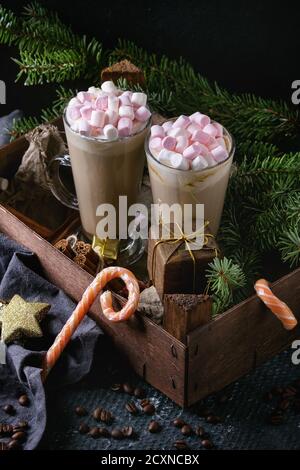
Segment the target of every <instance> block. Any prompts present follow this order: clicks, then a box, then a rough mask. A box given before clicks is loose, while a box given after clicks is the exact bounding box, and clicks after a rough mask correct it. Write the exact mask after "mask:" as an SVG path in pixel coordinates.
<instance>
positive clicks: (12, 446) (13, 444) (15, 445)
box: [7, 440, 22, 450]
mask: <svg viewBox="0 0 300 470" xmlns="http://www.w3.org/2000/svg"><path fill="white" fill-rule="evenodd" d="M21 448H22V446H21V443H20V442H19V441H16V440H11V441H9V443H8V444H7V449H8V450H21Z"/></svg>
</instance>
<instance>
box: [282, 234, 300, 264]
mask: <svg viewBox="0 0 300 470" xmlns="http://www.w3.org/2000/svg"><path fill="white" fill-rule="evenodd" d="M278 247H279V251H280V253H281V257H282V260H283V261H284V262H286V263H288V264H289V266H290V267H291V268H292V267H293V266H297V265H298V264H299V263H300V225H298V226H297V227H294V228H293V229H290V230H288V231H286V233H284V234H283V235H282V236H281V238H280V240H279V243H278Z"/></svg>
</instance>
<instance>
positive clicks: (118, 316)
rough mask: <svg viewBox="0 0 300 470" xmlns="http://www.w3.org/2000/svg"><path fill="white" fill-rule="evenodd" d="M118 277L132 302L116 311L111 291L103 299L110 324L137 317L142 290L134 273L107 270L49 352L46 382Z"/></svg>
mask: <svg viewBox="0 0 300 470" xmlns="http://www.w3.org/2000/svg"><path fill="white" fill-rule="evenodd" d="M116 277H120V278H121V279H122V280H123V281H124V283H125V285H126V287H127V290H128V300H127V302H126V304H125V305H124V307H123V308H122V309H121V310H120V311H119V312H115V311H114V310H113V307H112V295H111V292H109V291H106V292H104V293H103V294H102V295H101V296H100V303H101V307H102V311H103V314H104V315H105V316H106V317H107V318H108V319H109V320H110V321H114V322H121V321H125V320H128V318H130V317H131V315H133V313H134V312H135V311H136V309H137V306H138V303H139V294H140V289H139V285H138V282H137V280H136V278H135V276H134V275H133V274H132V272H131V271H129V270H128V269H125V268H120V267H110V268H105V269H103V270H102V271H101V272H100V273H99V274H98V275H97V276H96V278H95V279H94V281H93V282H92V283H91V284H90V286H89V287H88V288H87V289H86V291H85V292H84V294H83V296H82V299H81V300H80V302H79V303H78V305H77V307H76V308H75V310H74V312H73V313H72V315H71V316H70V318H69V319H68V321H67V323H66V324H65V326H64V327H63V329H62V330H61V332H60V333H59V334H58V335H57V337H56V339H55V341H54V343H53V345H52V346H51V347H50V349H49V350H48V351H47V353H46V356H45V359H44V363H43V370H42V378H43V381H44V380H45V379H46V377H47V375H48V374H49V372H50V370H51V369H52V367H53V366H54V364H55V363H56V361H57V360H58V358H59V357H60V355H61V353H62V352H63V350H64V349H65V347H66V346H67V344H68V342H69V341H70V339H71V337H72V335H73V333H74V332H75V330H76V329H77V327H78V326H79V325H80V323H81V321H82V320H83V318H84V317H85V315H86V314H87V313H88V311H89V310H90V308H91V306H92V305H93V303H94V302H95V300H96V298H97V295H98V294H99V293H100V292H101V291H102V289H104V287H105V286H106V284H107V283H108V282H109V281H111V280H112V279H115V278H116Z"/></svg>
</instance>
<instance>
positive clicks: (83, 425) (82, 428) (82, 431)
mask: <svg viewBox="0 0 300 470" xmlns="http://www.w3.org/2000/svg"><path fill="white" fill-rule="evenodd" d="M78 431H79V432H80V434H87V433H88V432H90V427H89V426H88V425H87V424H86V423H81V424H80V426H79V429H78Z"/></svg>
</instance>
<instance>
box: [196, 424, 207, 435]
mask: <svg viewBox="0 0 300 470" xmlns="http://www.w3.org/2000/svg"><path fill="white" fill-rule="evenodd" d="M195 434H196V436H198V437H204V436H205V435H206V432H205V429H204V428H203V427H202V426H197V427H196V429H195Z"/></svg>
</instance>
